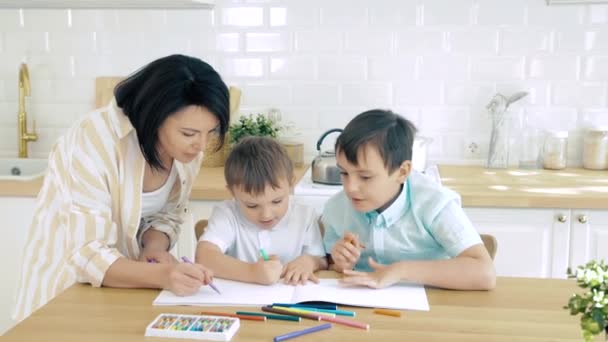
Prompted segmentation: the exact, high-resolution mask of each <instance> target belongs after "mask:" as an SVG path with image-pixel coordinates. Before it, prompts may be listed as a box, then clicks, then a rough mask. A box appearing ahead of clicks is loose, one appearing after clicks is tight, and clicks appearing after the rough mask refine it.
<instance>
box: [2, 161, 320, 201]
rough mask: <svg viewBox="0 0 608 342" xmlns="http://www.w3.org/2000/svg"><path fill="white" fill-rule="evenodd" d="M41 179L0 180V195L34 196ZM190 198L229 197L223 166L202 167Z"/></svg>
mask: <svg viewBox="0 0 608 342" xmlns="http://www.w3.org/2000/svg"><path fill="white" fill-rule="evenodd" d="M307 169H308V165H305V166H303V167H299V168H295V169H294V173H295V176H296V182H298V181H299V180H300V179H301V178H302V176H303V175H304V173H305V172H306V170H307ZM42 181H43V177H39V178H36V179H34V180H31V181H0V196H18V197H36V196H37V195H38V192H39V191H40V188H41V187H42ZM190 198H191V199H193V200H208V201H219V200H225V199H230V198H231V196H230V193H229V192H228V190H227V189H226V182H225V181H224V168H223V167H212V168H207V167H204V168H202V169H201V171H200V172H199V174H198V177H197V178H196V180H195V181H194V185H193V187H192V194H191V195H190Z"/></svg>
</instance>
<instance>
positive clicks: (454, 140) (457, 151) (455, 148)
mask: <svg viewBox="0 0 608 342" xmlns="http://www.w3.org/2000/svg"><path fill="white" fill-rule="evenodd" d="M464 151H465V137H464V135H463V134H444V135H442V136H441V154H442V156H446V157H448V158H452V159H457V160H462V159H463V158H464Z"/></svg>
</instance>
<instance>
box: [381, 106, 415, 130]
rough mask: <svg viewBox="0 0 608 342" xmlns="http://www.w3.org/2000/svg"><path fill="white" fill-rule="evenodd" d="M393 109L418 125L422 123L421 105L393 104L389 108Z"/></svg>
mask: <svg viewBox="0 0 608 342" xmlns="http://www.w3.org/2000/svg"><path fill="white" fill-rule="evenodd" d="M388 109H390V110H392V111H393V113H395V114H398V115H400V116H402V117H404V118H406V119H407V120H409V121H410V122H412V123H413V124H414V126H416V128H418V126H419V125H420V108H419V107H408V106H392V107H391V108H388Z"/></svg>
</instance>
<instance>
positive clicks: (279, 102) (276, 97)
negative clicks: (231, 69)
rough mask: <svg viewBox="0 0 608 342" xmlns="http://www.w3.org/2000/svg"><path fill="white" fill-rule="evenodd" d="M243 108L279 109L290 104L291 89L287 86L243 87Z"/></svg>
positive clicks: (258, 85)
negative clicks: (262, 107)
mask: <svg viewBox="0 0 608 342" xmlns="http://www.w3.org/2000/svg"><path fill="white" fill-rule="evenodd" d="M242 101H243V105H244V106H264V107H280V106H283V105H289V104H291V89H290V87H289V86H288V85H287V84H264V83H262V84H255V83H254V84H248V85H246V86H244V87H243V98H242Z"/></svg>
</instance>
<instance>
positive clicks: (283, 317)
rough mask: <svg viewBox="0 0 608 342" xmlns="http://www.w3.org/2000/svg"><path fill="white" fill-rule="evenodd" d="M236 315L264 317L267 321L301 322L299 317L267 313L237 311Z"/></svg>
mask: <svg viewBox="0 0 608 342" xmlns="http://www.w3.org/2000/svg"><path fill="white" fill-rule="evenodd" d="M236 314H237V315H247V316H263V317H266V318H267V319H279V320H282V321H294V322H299V321H300V317H298V316H289V315H273V314H266V313H262V312H248V311H237V312H236Z"/></svg>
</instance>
